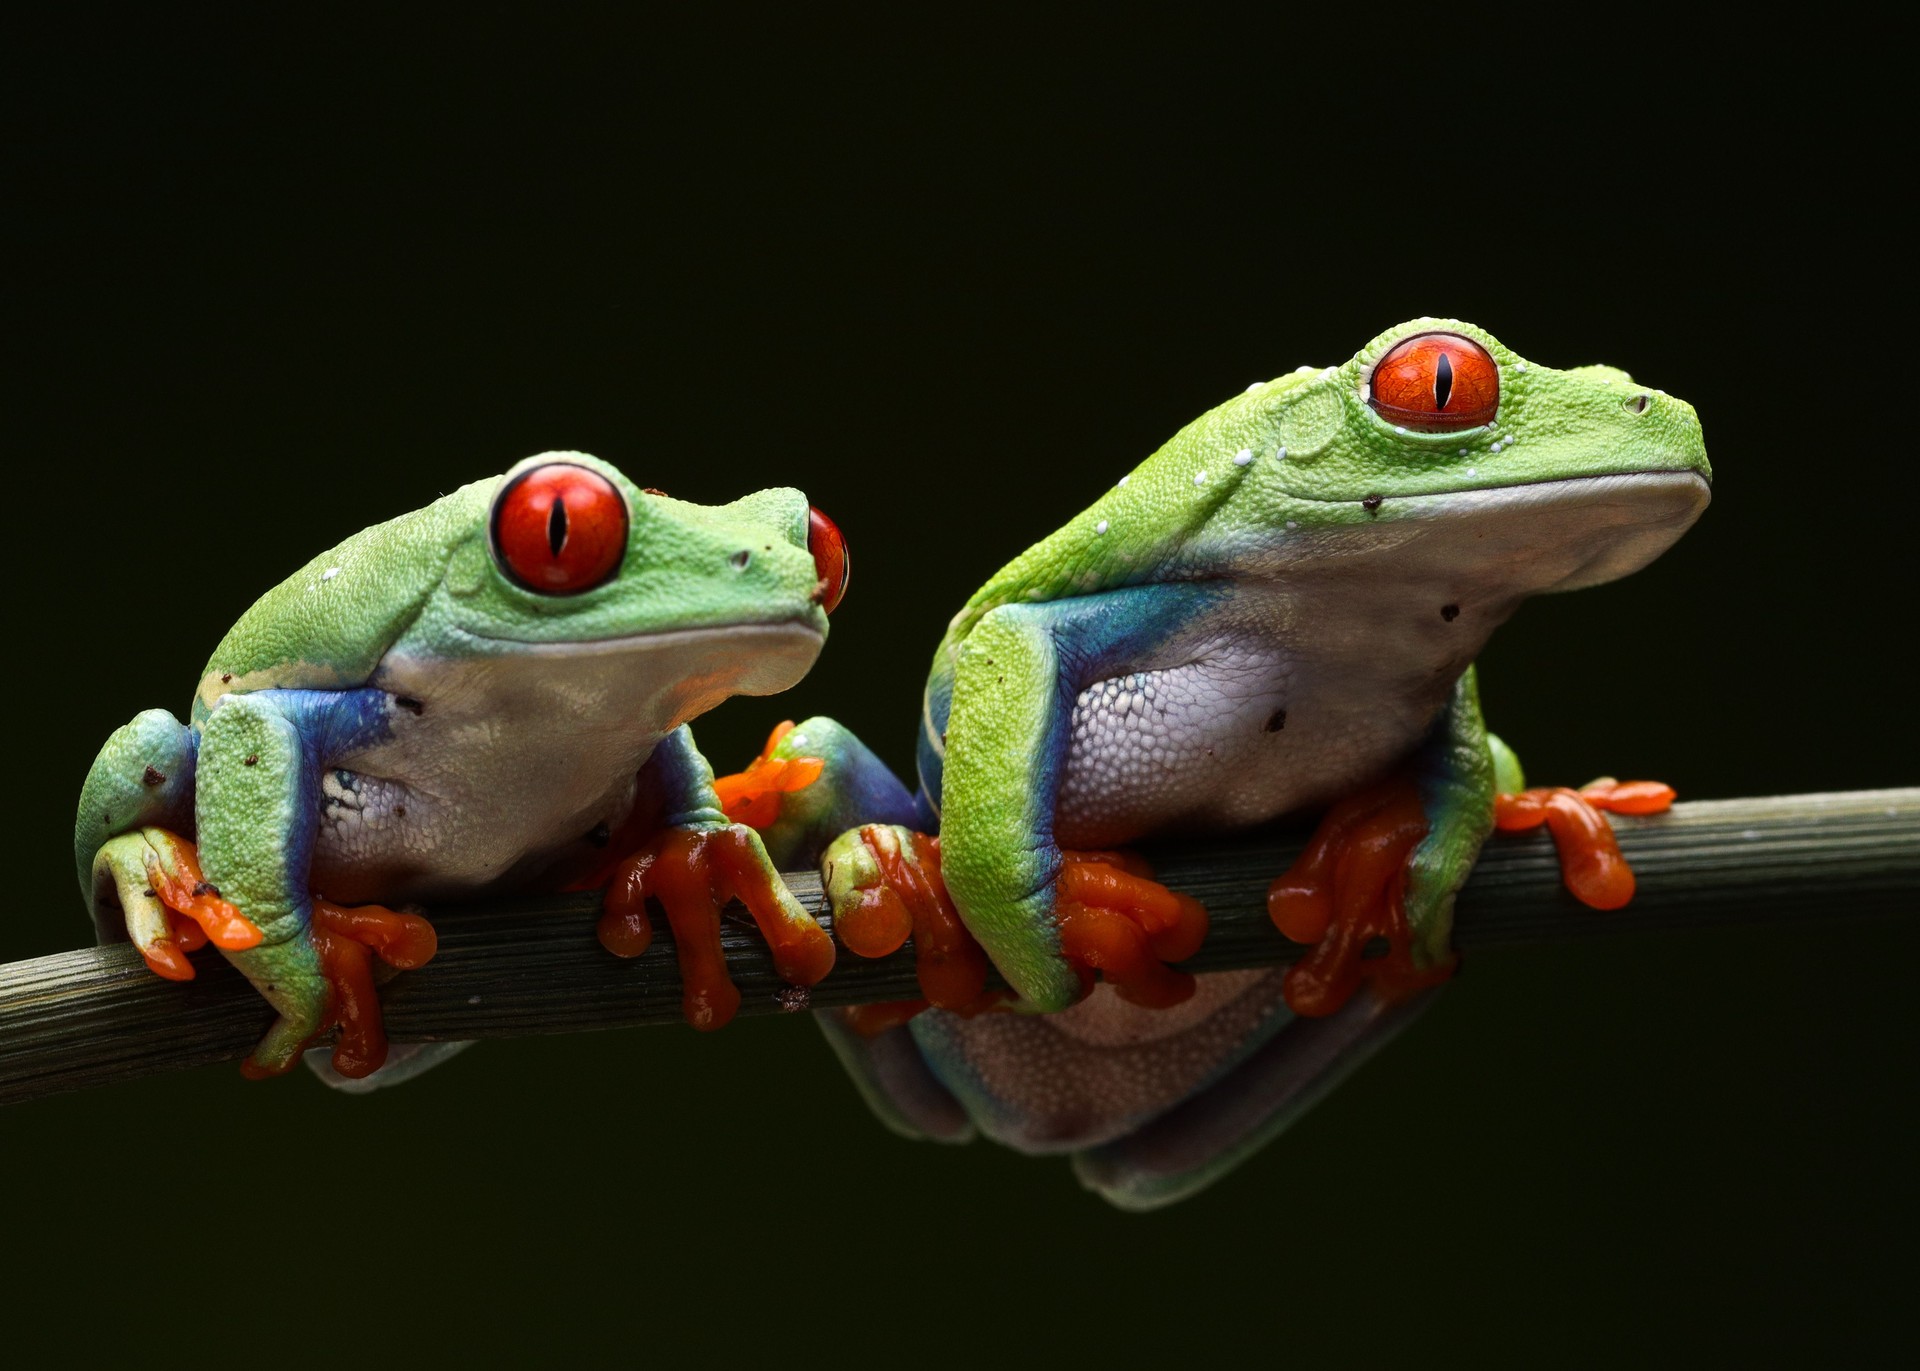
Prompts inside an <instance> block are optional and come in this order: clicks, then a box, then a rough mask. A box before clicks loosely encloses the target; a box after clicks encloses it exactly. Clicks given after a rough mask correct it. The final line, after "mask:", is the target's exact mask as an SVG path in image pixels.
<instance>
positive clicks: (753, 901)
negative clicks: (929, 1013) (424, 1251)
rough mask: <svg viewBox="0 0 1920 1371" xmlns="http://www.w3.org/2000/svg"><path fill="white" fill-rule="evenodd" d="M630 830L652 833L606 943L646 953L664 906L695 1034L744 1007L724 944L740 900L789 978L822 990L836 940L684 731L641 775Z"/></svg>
mask: <svg viewBox="0 0 1920 1371" xmlns="http://www.w3.org/2000/svg"><path fill="white" fill-rule="evenodd" d="M634 815H635V818H634V819H633V820H632V821H630V823H629V825H627V826H626V831H627V832H630V833H636V834H637V833H638V832H649V831H650V832H651V836H650V837H648V838H646V840H645V841H644V842H643V843H642V844H641V846H640V847H639V849H638V850H637V851H635V852H633V853H632V854H631V855H629V856H627V857H625V858H624V859H623V860H622V861H621V862H620V863H619V865H618V866H617V867H615V869H614V871H613V873H612V878H611V880H610V881H609V883H608V885H607V889H606V895H605V897H604V908H605V912H604V913H603V914H602V915H601V918H600V923H599V929H598V931H599V936H600V942H601V944H602V945H603V946H604V947H606V949H607V950H608V951H609V952H612V953H614V954H615V955H616V956H621V957H637V956H639V955H640V954H641V953H642V952H644V951H646V949H647V947H648V946H649V944H651V942H652V941H653V923H652V920H651V919H650V918H649V917H648V915H647V900H648V899H649V898H654V899H657V900H659V902H660V904H661V906H662V907H663V908H664V909H665V910H666V913H667V920H668V922H669V923H670V924H671V925H672V927H673V938H674V951H675V953H676V955H677V956H678V957H679V960H680V977H681V984H682V1002H681V1003H682V1008H683V1011H684V1012H685V1014H686V1018H687V1022H688V1023H690V1024H692V1025H693V1026H694V1027H695V1028H702V1029H714V1028H720V1027H722V1026H724V1025H725V1024H727V1023H728V1022H729V1021H731V1020H732V1018H733V1016H734V1014H735V1012H736V1011H737V1010H738V1009H739V1007H740V992H739V991H738V990H737V989H735V988H734V984H733V980H732V978H731V977H730V976H728V975H727V968H726V958H725V955H724V954H723V953H722V951H721V947H720V911H721V910H722V909H723V908H724V907H725V906H726V904H727V902H728V901H730V900H732V899H733V898H734V897H735V896H738V897H739V899H740V901H741V903H742V904H744V905H745V906H746V907H747V911H748V913H750V914H751V915H752V916H753V919H754V922H755V924H756V925H758V927H759V929H760V933H761V936H762V937H764V938H765V939H766V940H767V944H768V947H769V949H770V950H771V951H772V953H773V960H774V966H775V968H776V969H777V970H778V971H779V973H780V975H781V976H782V977H783V978H784V979H785V980H787V981H790V982H792V983H793V984H795V985H803V986H810V985H814V984H816V983H817V982H818V981H820V979H821V978H822V977H824V976H825V975H826V974H827V972H829V971H831V970H832V969H833V940H832V938H830V937H829V936H828V935H827V931H826V930H825V929H824V928H822V927H821V926H820V925H819V924H817V923H815V922H814V920H813V918H812V916H811V915H809V914H808V913H807V911H806V909H805V908H804V907H803V906H802V905H801V904H800V902H799V901H798V900H796V899H794V897H793V892H791V891H790V890H788V889H787V885H786V882H785V881H783V880H781V879H780V872H779V869H778V868H777V867H775V866H774V864H773V862H772V861H771V860H770V859H769V858H768V856H767V850H766V848H765V846H764V845H763V844H762V843H761V841H760V835H759V834H757V833H756V832H754V830H753V829H752V828H750V827H748V826H747V825H745V824H738V823H734V822H732V821H731V820H730V819H728V817H727V815H726V813H725V811H724V810H723V809H722V808H721V804H720V798H719V796H718V795H717V794H716V793H715V791H714V781H713V771H712V769H711V768H710V767H709V766H708V765H707V761H706V758H704V757H702V756H701V755H700V752H699V749H698V748H696V747H695V746H694V744H693V734H692V732H691V730H689V729H687V728H686V727H684V726H682V727H681V728H678V729H676V730H675V731H674V732H672V733H670V734H668V735H667V737H666V738H664V739H663V740H662V741H661V743H660V745H659V746H658V747H657V748H655V749H654V752H653V755H652V756H651V757H650V758H648V760H647V764H646V766H645V767H643V768H642V769H641V772H640V778H639V794H638V795H637V797H636V801H635V807H634Z"/></svg>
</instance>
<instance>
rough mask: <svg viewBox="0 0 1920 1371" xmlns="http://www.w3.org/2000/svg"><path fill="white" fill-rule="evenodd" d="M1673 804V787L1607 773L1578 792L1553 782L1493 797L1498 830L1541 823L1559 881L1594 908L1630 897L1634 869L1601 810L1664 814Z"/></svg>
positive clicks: (1617, 904) (1609, 906)
mask: <svg viewBox="0 0 1920 1371" xmlns="http://www.w3.org/2000/svg"><path fill="white" fill-rule="evenodd" d="M1672 806H1673V787H1672V786H1669V785H1662V784H1661V783H1660V782H1658V781H1616V780H1613V779H1612V778H1611V777H1606V778H1603V779H1601V780H1598V781H1594V782H1592V783H1591V784H1589V785H1584V786H1582V787H1580V789H1578V790H1569V789H1567V788H1566V787H1565V786H1554V787H1545V788H1540V789H1535V790H1523V791H1521V792H1520V793H1519V794H1517V795H1501V796H1499V797H1498V798H1496V799H1495V800H1494V804H1493V823H1494V827H1495V828H1497V829H1499V830H1500V831H1501V832H1502V833H1518V832H1521V831H1523V830H1525V829H1529V828H1538V827H1540V825H1541V824H1545V825H1546V826H1547V832H1549V833H1551V834H1552V835H1553V844H1554V846H1555V847H1556V848H1557V849H1559V852H1560V879H1561V880H1562V881H1563V882H1565V883H1566V887H1567V889H1568V890H1570V891H1572V892H1573V896H1574V898H1575V899H1577V900H1579V901H1580V903H1582V904H1584V905H1588V906H1590V907H1591V908H1594V909H1619V908H1620V907H1621V906H1622V905H1624V904H1626V903H1627V902H1628V901H1629V900H1631V899H1632V898H1633V888H1634V880H1633V868H1632V867H1630V866H1628V865H1627V859H1626V858H1625V857H1624V856H1622V855H1621V853H1620V844H1619V842H1618V841H1617V840H1616V839H1615V838H1614V836H1613V828H1612V826H1611V825H1610V824H1608V823H1607V821H1606V819H1605V818H1604V817H1602V814H1601V811H1602V810H1605V811H1607V812H1608V813H1612V814H1662V813H1665V812H1666V811H1667V810H1668V809H1670V808H1672Z"/></svg>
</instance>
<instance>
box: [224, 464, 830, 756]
mask: <svg viewBox="0 0 1920 1371" xmlns="http://www.w3.org/2000/svg"><path fill="white" fill-rule="evenodd" d="M555 458H563V459H565V460H567V461H570V462H575V463H577V464H579V465H581V466H585V467H588V468H590V469H591V470H594V471H597V472H599V473H600V474H601V475H603V476H605V477H606V478H607V479H608V480H610V481H612V482H613V483H614V485H615V486H616V488H618V489H619V490H620V491H621V493H622V494H624V495H625V496H626V498H627V506H628V509H629V511H630V513H631V519H632V523H631V527H630V529H629V532H628V539H627V542H628V551H627V560H626V562H624V563H623V564H622V567H621V571H620V575H619V576H618V577H616V578H615V579H614V580H613V581H611V582H609V583H608V584H607V585H605V586H602V587H600V588H599V589H596V590H594V591H591V592H589V593H588V594H586V595H580V596H570V597H554V596H542V595H536V594H534V593H532V592H530V591H528V590H525V589H523V588H521V587H520V586H518V585H515V584H514V583H513V582H512V581H510V580H508V579H506V578H505V577H503V576H501V575H499V574H498V572H497V569H496V568H495V566H494V564H493V558H492V554H491V553H490V551H489V550H488V542H487V516H488V511H489V510H490V509H491V508H492V505H493V499H494V496H495V495H496V494H497V493H498V492H499V490H500V487H501V486H503V485H505V484H506V483H507V482H508V481H510V480H512V479H513V477H514V476H516V475H517V474H519V472H520V471H521V470H523V469H524V468H526V467H527V466H529V465H531V464H535V463H538V462H542V461H547V460H552V459H555ZM767 535H771V536H767ZM743 538H744V539H746V540H747V541H749V542H753V543H756V544H757V545H758V546H759V547H760V548H761V549H763V550H764V551H763V552H762V555H758V556H756V557H755V558H754V559H753V560H752V561H751V562H750V563H749V564H748V566H747V567H746V568H745V569H744V570H742V571H741V572H740V574H738V575H737V576H734V577H732V578H730V579H729V580H728V581H727V582H726V583H725V585H724V587H716V586H715V584H714V583H713V579H712V577H711V576H708V575H706V574H703V573H702V571H701V570H699V568H703V567H705V566H708V565H710V564H711V563H712V562H713V561H714V560H715V559H716V558H717V557H722V556H724V555H725V554H726V552H727V550H728V549H731V548H733V547H735V546H737V545H738V544H739V543H740V542H741V541H742V539H743ZM806 546H807V502H806V497H805V496H803V495H801V494H800V492H798V491H796V490H763V491H757V492H755V493H754V494H752V495H748V496H746V497H744V498H743V499H739V500H736V501H734V502H733V503H732V504H729V505H721V506H717V507H709V506H706V505H696V504H690V503H688V502H687V501H684V500H674V499H671V498H669V497H667V496H664V495H654V494H648V493H645V492H643V491H641V490H640V489H639V488H638V487H636V486H635V485H634V484H633V482H631V481H629V480H628V479H627V478H626V477H625V476H624V475H623V474H621V472H620V471H619V470H618V469H617V468H616V467H614V466H612V465H611V464H610V463H607V462H602V461H600V460H599V459H597V458H594V457H589V456H587V455H586V454H584V453H549V454H542V455H541V456H540V457H536V458H529V459H527V461H525V462H521V463H519V464H517V465H516V466H515V467H514V468H513V469H512V470H511V471H509V472H507V473H505V474H504V475H500V476H494V477H490V478H488V479H487V480H484V481H475V482H473V483H472V484H471V485H465V486H462V487H460V489H458V490H456V491H454V492H453V493H452V494H450V495H444V496H442V497H441V498H440V499H438V500H436V501H434V502H433V503H432V504H430V505H428V506H427V507H426V508H424V509H419V510H415V511H413V512H412V513H410V514H403V515H401V516H400V517H399V518H397V519H390V520H388V521H387V522H386V523H384V524H376V525H374V526H373V527H372V528H368V529H363V530H362V531H361V532H359V533H356V534H354V535H353V536H352V537H351V538H349V539H347V540H346V541H345V542H344V543H341V544H340V545H339V546H338V547H336V548H334V549H332V550H331V551H328V552H323V553H321V554H320V555H319V556H318V557H315V558H314V559H313V560H312V561H310V562H308V563H307V564H306V566H304V567H302V568H301V569H300V570H299V571H296V572H295V573H294V574H293V575H291V576H289V577H288V578H287V579H286V580H285V581H283V582H281V583H280V584H279V585H277V586H275V587H274V588H273V589H272V590H270V591H268V592H267V593H266V594H265V595H262V596H261V597H260V598H259V600H257V601H256V602H255V603H254V605H253V607H252V608H251V609H249V610H248V611H247V612H246V613H245V614H243V615H241V616H240V619H239V622H237V623H235V624H234V626H233V627H232V628H231V629H229V630H228V632H227V636H226V637H225V638H223V639H221V640H220V645H219V646H218V647H216V648H215V649H214V650H213V655H212V657H210V658H208V660H207V668H206V671H205V672H204V673H203V674H202V676H201V680H200V688H199V690H198V691H197V692H196V693H195V695H194V701H193V714H194V718H195V719H196V720H198V719H202V718H204V717H206V714H207V712H208V711H209V710H210V709H212V707H213V705H214V704H215V702H216V701H218V700H219V698H220V697H221V696H222V695H238V694H244V693H246V692H248V691H254V690H265V689H269V688H276V687H289V686H292V687H297V688H300V689H307V690H319V689H339V688H344V687H351V686H356V685H362V684H364V683H365V682H366V681H367V679H368V678H369V677H370V676H371V675H372V673H373V669H374V667H375V666H376V665H377V664H378V663H379V661H380V659H381V658H382V657H384V656H385V655H386V654H387V653H388V652H389V651H390V650H392V649H393V648H395V647H396V646H406V647H419V648H421V649H422V650H426V651H430V652H432V653H434V654H435V655H442V656H450V657H458V656H463V655H470V654H471V653H472V652H473V645H472V643H471V642H470V641H469V639H468V638H467V636H466V635H478V636H481V637H485V638H492V639H508V640H511V641H514V642H522V643H529V644H537V643H548V644H565V643H582V642H593V641H595V640H597V639H606V638H618V637H626V636H631V635H635V634H642V633H658V632H667V631H670V630H677V629H689V628H722V627H732V626H736V625H739V626H744V625H750V624H756V623H780V622H785V621H786V620H788V619H791V618H792V617H794V616H795V614H796V613H800V612H803V611H801V610H798V609H796V606H805V605H807V604H808V603H809V602H810V601H811V597H812V595H813V590H814V586H815V583H816V582H817V580H818V577H819V572H818V571H817V570H816V569H815V567H814V565H813V561H812V558H811V557H809V556H806V555H805V548H806ZM329 571H332V572H333V573H334V574H333V575H332V576H329V575H328V574H327V573H328V572H329ZM810 617H811V619H812V621H813V622H814V624H815V626H816V627H817V628H818V630H819V631H820V632H821V633H825V632H826V615H825V613H824V612H822V611H819V610H817V609H816V610H815V611H814V613H813V615H812V616H810Z"/></svg>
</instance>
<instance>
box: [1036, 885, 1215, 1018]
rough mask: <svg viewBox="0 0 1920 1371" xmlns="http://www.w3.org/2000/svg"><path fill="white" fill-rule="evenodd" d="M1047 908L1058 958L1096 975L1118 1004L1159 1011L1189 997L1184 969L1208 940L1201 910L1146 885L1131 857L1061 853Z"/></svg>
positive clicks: (1190, 900) (1188, 899)
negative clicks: (1055, 923) (1053, 916)
mask: <svg viewBox="0 0 1920 1371" xmlns="http://www.w3.org/2000/svg"><path fill="white" fill-rule="evenodd" d="M1061 856H1062V857H1063V858H1065V864H1064V865H1062V867H1061V868H1060V882H1059V886H1058V888H1057V889H1058V894H1057V896H1056V904H1055V906H1054V908H1055V911H1056V913H1057V914H1058V917H1059V920H1060V951H1061V952H1062V953H1064V954H1065V955H1066V958H1067V960H1068V961H1070V962H1072V963H1073V964H1074V965H1075V966H1076V967H1080V968H1083V969H1085V970H1086V971H1088V972H1091V971H1098V972H1100V974H1101V975H1102V976H1103V977H1105V978H1106V980H1107V982H1108V983H1109V984H1110V985H1112V986H1113V988H1114V990H1115V991H1116V992H1117V993H1118V994H1119V996H1120V998H1121V999H1123V1000H1126V1001H1127V1002H1128V1003H1130V1004H1137V1005H1141V1006H1143V1007H1144V1008H1147V1009H1165V1008H1167V1007H1169V1006H1170V1005H1176V1004H1179V1003H1181V1002H1182V1001H1183V1000H1187V999H1191V998H1192V996H1193V989H1194V982H1193V977H1192V976H1191V975H1189V974H1188V973H1187V972H1185V971H1175V970H1174V969H1173V968H1172V967H1171V966H1169V965H1167V963H1169V962H1183V961H1185V960H1186V959H1187V958H1189V957H1191V956H1192V955H1193V954H1194V953H1196V952H1198V951H1199V950H1200V944H1201V943H1203V942H1205V941H1206V939H1207V911H1206V907H1205V906H1204V905H1202V904H1201V903H1200V902H1199V901H1198V900H1196V899H1194V898H1193V897H1192V896H1190V895H1179V894H1175V893H1174V892H1173V891H1171V890H1168V889H1167V888H1166V887H1165V886H1163V885H1161V884H1160V883H1159V882H1158V881H1156V880H1154V879H1153V870H1152V868H1151V867H1149V866H1148V865H1147V864H1146V862H1144V861H1143V860H1141V859H1140V858H1139V857H1138V856H1136V855H1134V854H1133V853H1131V852H1063V853H1062V854H1061Z"/></svg>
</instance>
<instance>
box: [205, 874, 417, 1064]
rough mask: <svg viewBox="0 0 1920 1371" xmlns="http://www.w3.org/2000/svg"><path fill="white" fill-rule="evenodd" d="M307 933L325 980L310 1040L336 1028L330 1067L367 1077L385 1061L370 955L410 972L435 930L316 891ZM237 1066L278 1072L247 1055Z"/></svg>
mask: <svg viewBox="0 0 1920 1371" xmlns="http://www.w3.org/2000/svg"><path fill="white" fill-rule="evenodd" d="M309 936H310V937H311V938H312V939H313V946H314V949H315V950H316V951H317V952H319V954H320V974H321V975H322V976H324V977H325V978H326V982H327V1008H326V1013H325V1015H324V1016H323V1017H322V1018H321V1021H320V1028H319V1031H318V1032H316V1033H315V1034H314V1035H313V1038H312V1039H311V1040H310V1041H315V1042H317V1041H318V1040H319V1039H321V1038H322V1037H324V1036H326V1034H327V1032H328V1031H329V1030H331V1029H334V1028H338V1029H339V1030H340V1037H339V1039H338V1040H337V1041H336V1042H335V1043H334V1045H333V1069H334V1070H335V1071H338V1072H339V1073H340V1074H341V1075H342V1076H348V1077H351V1078H353V1079H356V1080H357V1079H359V1078H360V1077H363V1076H371V1075H372V1074H373V1073H374V1072H376V1071H378V1070H379V1069H380V1068H381V1066H382V1065H383V1064H384V1063H385V1062H386V1060H387V1032H386V1027H385V1024H384V1023H383V1022H382V1020H381V1016H380V995H379V992H378V991H377V990H376V989H375V988H374V976H373V958H374V956H375V955H376V954H377V955H378V956H379V958H380V960H381V961H383V962H385V963H386V964H387V965H388V966H391V967H393V968H395V969H396V970H400V971H411V970H413V969H414V968H415V967H420V966H425V965H426V964H427V963H428V962H430V961H432V960H433V954H434V953H435V952H436V951H438V950H439V946H440V939H439V935H438V934H436V933H435V932H434V931H433V925H432V924H430V923H428V922H427V921H426V920H425V919H423V918H421V917H420V916H419V915H418V914H402V913H399V912H397V911H395V910H391V909H387V908H385V907H384V906H382V905H377V904H363V905H355V906H353V907H352V908H351V909H349V908H347V907H345V906H343V905H337V904H334V903H332V902H331V901H329V900H323V899H321V898H320V897H319V896H317V895H316V896H315V897H314V900H313V927H312V930H311V932H310V934H309ZM298 1059H299V1058H298V1055H297V1054H296V1055H295V1056H294V1057H292V1058H289V1059H288V1062H287V1066H288V1067H291V1066H292V1065H293V1062H294V1061H297V1060H298ZM282 1069H283V1070H284V1069H285V1068H282ZM240 1071H241V1074H243V1075H245V1076H247V1077H249V1078H251V1079H254V1080H259V1079H261V1078H262V1077H265V1076H277V1075H279V1074H280V1072H279V1071H274V1070H269V1069H266V1068H263V1067H260V1066H258V1065H256V1064H255V1063H254V1062H252V1061H251V1060H249V1061H246V1062H243V1063H242V1064H241V1067H240Z"/></svg>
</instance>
